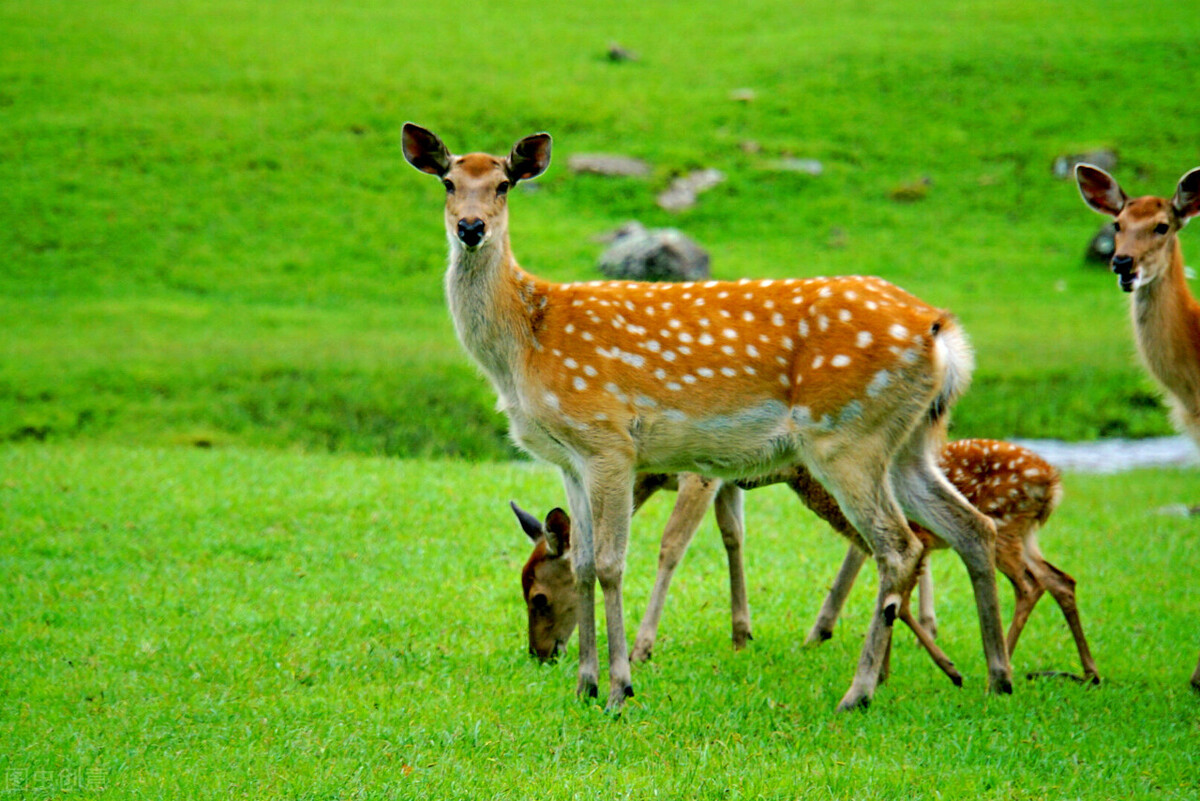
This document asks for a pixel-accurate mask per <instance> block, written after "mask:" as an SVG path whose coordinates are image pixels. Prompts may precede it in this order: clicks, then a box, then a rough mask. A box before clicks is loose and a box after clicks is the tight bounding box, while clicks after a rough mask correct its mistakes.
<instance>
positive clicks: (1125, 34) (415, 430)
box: [0, 0, 1200, 458]
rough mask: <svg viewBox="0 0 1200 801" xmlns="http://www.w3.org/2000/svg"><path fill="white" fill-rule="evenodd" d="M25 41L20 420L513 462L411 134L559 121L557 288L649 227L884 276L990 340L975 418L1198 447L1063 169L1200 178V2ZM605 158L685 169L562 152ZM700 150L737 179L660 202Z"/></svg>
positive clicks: (290, 22)
mask: <svg viewBox="0 0 1200 801" xmlns="http://www.w3.org/2000/svg"><path fill="white" fill-rule="evenodd" d="M0 38H2V40H3V46H0V320H2V321H3V322H2V323H0V440H9V441H12V440H62V439H68V438H78V439H86V440H98V441H109V442H124V443H133V444H154V445H160V444H172V443H187V444H196V445H217V446H220V445H241V446H251V447H260V446H261V447H270V448H299V449H304V450H317V451H321V450H333V451H353V452H362V453H371V454H391V455H403V456H443V455H449V456H466V457H475V458H506V457H510V456H512V455H513V454H514V450H513V449H512V447H511V446H510V445H509V444H508V443H507V440H506V437H505V433H504V431H505V423H504V420H503V418H502V417H501V416H500V415H498V414H497V413H496V412H495V411H494V410H493V397H492V392H491V389H490V388H489V387H488V386H487V384H486V382H485V381H484V380H483V378H482V377H480V376H479V375H477V374H476V373H475V371H474V370H473V368H472V367H471V366H470V365H469V363H468V361H467V358H466V356H465V355H464V354H463V353H462V352H461V351H460V349H459V347H458V345H457V343H456V342H455V340H454V335H453V331H452V327H451V324H450V320H449V315H448V314H447V312H446V310H445V307H444V300H443V297H442V291H441V274H442V271H443V269H444V265H445V250H446V245H445V240H444V233H443V231H442V222H441V211H440V205H441V195H442V190H441V188H440V187H439V186H438V184H437V182H436V181H435V180H432V179H430V178H429V177H428V176H423V175H420V174H418V173H417V172H415V171H413V170H412V169H411V168H410V167H409V166H408V165H407V164H406V163H405V162H404V160H403V157H402V155H401V151H400V143H399V131H400V127H401V125H402V124H403V122H404V121H406V120H413V121H416V122H418V123H420V124H422V125H425V126H427V127H429V128H431V129H433V130H435V131H436V132H438V133H439V134H440V135H441V136H442V137H443V139H444V140H445V141H446V142H447V144H448V145H449V146H450V147H451V148H452V149H454V150H456V151H457V152H466V151H468V150H488V151H493V152H506V151H507V149H508V148H509V147H510V146H511V144H512V143H513V142H514V141H515V140H516V139H518V138H520V137H521V136H524V135H526V134H528V133H531V132H533V131H537V130H547V131H550V132H551V133H552V134H553V135H554V136H555V159H554V163H553V164H552V165H551V168H550V170H549V172H548V173H547V174H546V175H545V176H544V177H542V178H541V179H539V180H538V181H536V182H534V183H532V184H530V185H529V186H528V187H527V190H528V191H521V192H517V193H515V194H514V197H513V199H512V202H511V206H512V216H513V220H512V228H513V244H514V249H515V251H516V253H517V256H518V258H519V259H520V260H521V262H522V264H523V265H524V266H525V267H526V268H527V269H530V270H531V271H533V272H535V273H538V274H540V275H543V276H546V277H549V278H553V279H556V280H575V279H580V278H592V277H598V274H597V273H596V271H595V267H594V264H595V260H596V257H597V255H598V254H599V252H600V251H601V249H602V247H603V246H602V245H601V244H599V243H598V242H596V241H595V237H596V236H597V235H599V234H602V233H604V232H607V231H610V230H611V229H613V228H615V227H616V226H618V225H620V224H621V223H623V222H625V221H626V220H629V219H635V218H636V219H638V220H641V221H642V222H643V223H645V224H647V225H649V226H666V225H670V226H676V227H679V228H680V229H682V230H683V231H684V232H685V233H687V234H689V235H690V236H692V237H694V238H695V239H696V240H698V241H699V242H700V243H701V244H702V245H703V246H704V247H706V248H708V249H709V251H710V253H711V256H712V266H713V272H714V274H715V275H716V276H717V277H719V278H734V277H741V276H806V275H817V274H829V273H872V274H877V275H881V276H884V277H885V278H887V279H889V280H892V281H894V282H896V283H898V284H900V285H902V286H904V287H905V288H907V289H909V290H910V291H912V292H914V293H916V294H917V295H919V296H921V297H923V298H925V299H927V300H928V301H930V302H932V303H935V304H938V305H942V306H946V307H949V308H951V309H953V310H954V311H955V312H956V313H957V314H958V315H959V316H960V317H961V318H962V320H963V321H964V322H965V324H966V326H967V329H968V331H969V332H970V333H971V335H972V337H973V340H974V342H975V344H976V347H977V351H978V363H979V367H978V371H977V374H976V382H975V386H974V388H973V389H972V391H971V393H970V394H969V395H968V396H967V398H966V399H965V400H964V401H963V402H962V403H961V404H960V407H959V410H958V414H957V429H956V432H957V433H958V434H960V435H987V436H996V437H1010V436H1027V437H1028V436H1039V437H1040V436H1045V437H1062V438H1067V439H1087V438H1094V437H1100V436H1113V435H1126V436H1144V435H1155V434H1164V433H1169V426H1168V423H1167V421H1166V416H1165V414H1164V413H1163V411H1162V406H1161V402H1160V401H1159V399H1158V396H1157V393H1156V391H1155V390H1154V387H1153V385H1152V384H1151V383H1150V381H1149V380H1148V379H1147V378H1145V377H1144V376H1143V374H1142V371H1141V369H1140V367H1139V366H1138V365H1137V363H1136V359H1135V357H1134V354H1133V347H1132V343H1131V339H1130V335H1129V330H1128V323H1127V320H1126V304H1127V297H1126V296H1124V295H1122V294H1121V293H1120V292H1119V291H1118V290H1117V288H1116V282H1115V279H1114V278H1113V277H1112V276H1111V275H1110V274H1108V273H1107V272H1106V271H1104V270H1103V268H1098V267H1096V266H1091V265H1088V264H1086V263H1085V262H1084V260H1083V251H1084V247H1085V245H1086V243H1087V241H1088V239H1089V238H1090V236H1091V235H1092V233H1093V232H1094V231H1095V230H1096V229H1097V227H1098V226H1099V225H1100V224H1101V223H1102V222H1103V220H1102V218H1100V217H1098V216H1097V215H1095V214H1093V213H1092V212H1090V211H1088V210H1087V209H1086V208H1085V207H1084V206H1083V204H1082V203H1081V202H1080V201H1079V198H1078V194H1077V191H1076V189H1075V188H1074V186H1073V185H1072V184H1071V183H1070V182H1069V181H1063V180H1060V179H1058V178H1055V177H1054V175H1053V174H1052V173H1051V169H1050V166H1051V163H1052V161H1053V160H1054V159H1055V158H1056V157H1057V156H1059V155H1060V154H1064V153H1077V152H1081V151H1086V150H1088V149H1091V148H1110V149H1112V150H1114V151H1115V152H1116V153H1117V154H1118V158H1119V162H1118V165H1117V168H1116V170H1115V172H1116V174H1117V175H1118V177H1119V178H1120V179H1121V181H1122V183H1123V185H1124V186H1125V187H1126V189H1127V190H1128V191H1129V192H1130V193H1131V194H1143V193H1154V194H1167V193H1169V192H1171V191H1172V190H1173V187H1174V185H1175V182H1176V180H1177V179H1178V178H1179V176H1180V175H1182V174H1183V172H1184V171H1185V170H1187V169H1188V168H1191V167H1193V166H1196V165H1197V164H1200V115H1197V114H1196V113H1195V92H1194V91H1193V90H1192V88H1191V87H1190V86H1189V82H1190V81H1191V79H1192V77H1193V76H1194V75H1195V74H1196V72H1197V69H1196V68H1197V62H1198V58H1197V53H1200V15H1198V14H1197V13H1196V9H1195V8H1194V7H1192V6H1191V5H1190V4H1188V3H1178V2H1147V3H1142V4H1128V3H1115V2H1097V1H1096V0H1087V1H1086V2H1082V1H1080V2H1061V3H1054V4H1046V3H1043V2H1034V1H1033V0H1016V1H1012V0H1009V1H1005V2H989V3H961V2H945V1H944V0H931V1H930V2H926V3H922V4H920V5H919V6H915V5H914V4H912V3H909V2H899V1H898V0H885V1H884V2H872V3H865V2H827V3H795V2H779V1H777V0H771V1H769V2H768V1H766V0H748V1H747V2H742V3H737V4H733V5H730V4H716V3H711V4H710V3H689V4H681V3H670V2H656V1H655V0H637V2H603V3H599V2H591V0H582V1H581V2H576V3H572V4H570V5H567V6H563V7H555V8H553V9H551V7H549V6H543V5H542V4H530V3H512V2H492V3H486V4H485V3H467V2H446V3H440V4H425V3H408V2H380V1H379V0H375V1H370V0H368V1H367V2H355V3H344V4H339V3H329V2H315V1H313V0H288V2H280V1H279V0H265V1H260V2H253V3H250V2H244V1H243V0H218V1H217V2H206V3H197V2H184V1H183V0H176V1H175V2H171V1H170V0H164V1H162V2H154V3H132V2H119V1H118V0H106V1H105V2H97V3H86V4H81V3H74V2H56V1H55V0H46V2H41V3H36V4H35V3H29V2H0ZM612 43H619V44H620V45H621V46H623V47H625V48H627V49H629V50H632V51H634V52H635V53H637V55H638V58H637V59H636V60H633V61H625V62H614V61H612V60H610V59H609V58H608V56H607V50H608V48H609V46H610V44H612ZM740 90H752V92H753V94H752V99H749V100H745V99H737V98H738V97H745V96H746V93H741V94H738V93H739V91H740ZM747 142H753V143H755V146H747V145H746V144H745V143H747ZM594 152H608V153H618V154H624V155H631V156H637V157H640V158H643V159H646V160H647V161H649V162H650V163H651V164H652V165H653V168H654V169H653V174H652V175H651V176H650V177H649V178H644V179H635V178H605V177H600V176H588V175H578V176H577V175H572V174H571V173H570V172H569V171H568V170H567V169H566V160H567V158H568V157H569V156H571V155H572V154H576V153H594ZM787 157H797V158H809V159H817V160H819V161H820V162H821V163H822V165H823V167H824V170H823V173H822V174H821V175H818V176H812V175H807V174H802V173H795V172H788V171H785V170H780V169H778V162H779V160H780V159H782V158H787ZM698 167H716V168H719V169H721V170H723V171H724V172H725V173H726V175H727V176H728V178H727V180H726V181H725V182H724V183H723V184H721V185H720V186H718V187H717V188H715V189H713V190H712V191H710V192H708V193H706V194H704V195H702V196H701V199H700V202H699V204H698V205H697V206H696V207H695V208H694V209H691V210H688V211H685V212H682V213H679V214H668V213H667V212H665V211H662V210H660V209H658V208H657V207H656V206H655V203H654V197H655V194H656V193H657V192H659V191H661V190H662V189H663V188H665V186H666V185H667V184H668V183H669V181H670V180H671V178H672V177H673V176H675V175H676V174H678V173H681V172H685V171H687V170H690V169H694V168H698ZM906 188H908V189H913V188H915V190H914V191H910V192H907V194H915V195H918V196H919V197H917V198H916V199H913V200H909V201H899V200H895V199H893V195H894V194H896V193H897V190H901V191H900V194H906V192H904V191H903V190H905V189H906ZM1183 236H1184V247H1185V253H1186V252H1187V251H1188V250H1191V251H1193V252H1196V249H1197V247H1200V242H1197V240H1196V236H1195V234H1194V233H1193V232H1192V231H1190V230H1189V231H1185V232H1184V235H1183Z"/></svg>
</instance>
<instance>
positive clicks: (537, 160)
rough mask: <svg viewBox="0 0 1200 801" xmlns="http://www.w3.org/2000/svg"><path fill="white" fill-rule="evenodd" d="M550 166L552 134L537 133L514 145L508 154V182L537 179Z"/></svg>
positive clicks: (506, 163)
mask: <svg viewBox="0 0 1200 801" xmlns="http://www.w3.org/2000/svg"><path fill="white" fill-rule="evenodd" d="M549 166H550V134H548V133H536V134H534V135H533V136H527V137H525V138H524V139H522V140H521V141H520V142H517V143H516V144H515V145H513V149H512V152H511V153H509V154H508V159H507V160H506V161H505V168H506V169H507V171H508V180H510V181H512V182H513V183H516V182H517V181H524V180H527V179H529V178H536V177H538V176H539V175H541V174H542V173H544V172H545V171H546V168H547V167H549Z"/></svg>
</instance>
